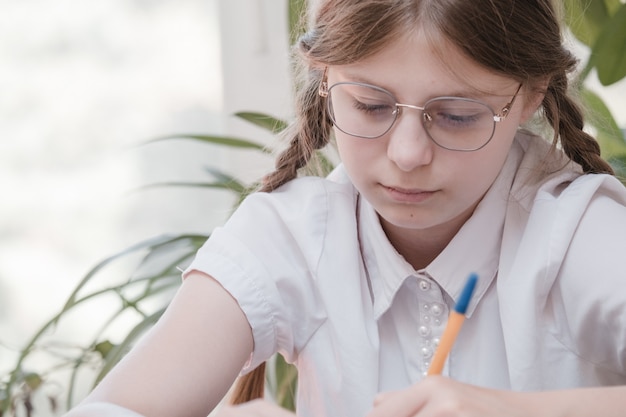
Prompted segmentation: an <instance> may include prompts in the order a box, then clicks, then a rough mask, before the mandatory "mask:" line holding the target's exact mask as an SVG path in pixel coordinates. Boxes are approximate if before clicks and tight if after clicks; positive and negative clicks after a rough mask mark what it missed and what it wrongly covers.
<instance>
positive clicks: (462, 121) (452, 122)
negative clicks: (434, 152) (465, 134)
mask: <svg viewBox="0 0 626 417" xmlns="http://www.w3.org/2000/svg"><path fill="white" fill-rule="evenodd" d="M480 118H481V116H480V114H454V113H444V112H438V113H436V114H435V115H434V121H435V123H437V124H438V125H440V126H442V127H459V128H462V127H471V126H473V125H474V124H476V123H477V122H478V121H479V120H480Z"/></svg>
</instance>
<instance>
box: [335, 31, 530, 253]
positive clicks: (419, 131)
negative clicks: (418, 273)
mask: <svg viewBox="0 0 626 417" xmlns="http://www.w3.org/2000/svg"><path fill="white" fill-rule="evenodd" d="M443 47H445V48H447V49H446V50H445V51H444V52H443V56H444V57H445V58H444V59H445V60H446V64H445V65H444V64H442V63H441V60H440V57H439V55H437V54H435V53H433V51H432V50H431V48H430V46H429V44H428V42H427V41H426V38H425V37H424V36H423V34H421V33H416V34H413V35H411V36H407V37H405V38H402V39H399V40H397V41H395V42H394V43H392V44H391V45H388V46H387V47H386V48H384V50H383V51H382V52H380V53H378V54H376V55H374V56H371V57H369V58H367V59H364V60H362V61H359V62H357V63H354V64H349V65H340V66H331V67H329V68H328V74H327V75H328V85H329V86H332V85H333V84H335V83H339V82H362V83H367V84H372V85H375V86H378V87H382V88H384V89H385V90H387V91H389V92H390V93H391V94H393V96H395V98H396V99H397V101H398V102H399V103H406V104H410V105H414V106H419V107H421V106H423V105H424V103H426V102H427V101H428V100H430V99H432V98H435V97H442V96H455V97H467V98H472V99H476V100H480V101H482V102H484V103H486V104H487V105H488V106H489V107H491V109H493V111H494V112H495V113H498V112H499V111H500V109H502V108H503V107H504V106H505V105H506V104H507V103H508V102H509V101H511V99H512V97H513V96H514V94H515V93H516V91H517V89H518V87H519V83H518V82H517V81H515V80H513V79H510V78H505V77H502V76H499V75H496V74H494V73H491V72H489V71H487V70H485V69H484V68H483V67H480V66H478V65H477V64H476V63H474V62H473V61H471V60H469V59H468V58H466V57H465V56H463V55H462V54H461V53H460V52H458V51H457V50H456V49H454V48H453V47H451V46H449V45H443ZM450 69H453V71H454V73H453V72H452V71H451V70H450ZM455 74H456V75H455ZM478 91H480V92H482V93H477V92H478ZM523 93H524V88H523V87H522V89H521V90H520V92H519V94H518V96H517V98H516V100H515V102H514V104H513V106H512V108H511V110H510V113H509V114H508V116H507V118H506V119H505V120H503V121H501V122H498V123H496V127H495V132H494V135H493V137H492V139H491V141H490V142H489V143H488V144H487V145H485V146H484V147H483V148H481V149H479V150H476V151H471V152H460V151H452V150H448V149H444V148H442V147H439V146H438V145H437V144H435V143H434V142H433V141H432V140H431V139H430V138H429V136H428V135H427V133H426V132H425V131H424V127H423V124H422V114H421V112H420V111H419V110H415V109H410V108H402V109H401V115H400V116H399V117H398V119H397V120H396V122H395V124H394V125H393V127H392V128H391V129H390V130H389V131H388V132H387V133H385V134H384V135H383V136H381V137H378V138H375V139H364V138H359V137H354V136H350V135H348V134H346V133H344V132H342V131H340V130H339V129H337V128H336V127H335V135H336V139H337V145H338V149H339V153H340V155H341V159H342V161H343V163H344V165H345V168H346V170H347V172H348V174H349V176H350V178H351V179H352V181H353V182H354V185H355V186H356V188H357V189H358V190H359V192H360V193H361V194H362V196H363V197H365V198H366V199H367V200H368V201H369V202H370V203H371V204H372V205H373V207H374V208H375V209H376V211H377V212H378V214H379V216H380V218H381V222H382V224H383V228H384V229H385V231H386V232H387V234H388V235H389V237H390V239H391V241H392V243H394V244H395V243H397V242H394V239H393V236H402V240H407V238H408V240H410V239H411V238H410V236H411V233H413V234H414V236H416V237H417V236H419V237H420V238H421V239H422V240H423V239H424V238H429V237H433V238H441V237H442V236H446V239H451V238H452V236H453V235H454V234H455V233H456V232H457V231H458V230H459V228H460V227H461V226H462V224H463V223H464V222H465V221H466V220H467V219H468V218H469V217H470V216H471V214H472V212H473V210H474V208H475V207H476V205H477V204H478V202H479V201H480V199H481V198H482V197H483V195H484V194H485V192H486V191H487V190H488V189H489V187H490V186H491V184H492V183H493V182H494V180H495V178H496V176H497V175H498V173H499V172H500V169H501V168H502V165H503V164H504V161H505V159H506V156H507V153H508V152H509V149H510V147H511V143H512V141H513V137H514V135H515V132H516V130H517V127H518V125H519V124H520V123H521V122H523V121H525V120H526V119H527V118H529V117H530V116H531V115H532V113H533V112H534V110H535V108H534V107H533V106H532V103H527V102H526V100H525V95H524V94H523ZM334 103H335V101H334V100H333V104H334ZM355 126H356V125H355ZM355 128H358V127H355ZM407 233H408V235H407ZM446 243H447V242H446Z"/></svg>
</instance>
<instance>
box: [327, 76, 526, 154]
mask: <svg viewBox="0 0 626 417" xmlns="http://www.w3.org/2000/svg"><path fill="white" fill-rule="evenodd" d="M327 72H328V67H326V68H324V74H323V75H322V79H321V81H320V85H319V88H318V94H319V96H320V97H323V98H326V99H327V100H326V110H327V111H328V115H329V117H330V119H331V120H332V121H333V123H334V124H335V126H336V127H337V129H339V130H341V131H342V132H343V133H345V134H346V135H350V136H353V137H356V138H363V139H378V138H380V137H381V136H384V135H385V134H386V133H387V132H389V131H390V130H391V128H393V125H394V124H395V123H396V121H397V120H398V117H399V116H400V114H401V110H402V108H409V109H413V110H419V111H421V112H422V119H421V121H422V126H423V128H424V131H425V132H426V134H427V135H428V137H429V139H430V140H432V141H433V143H434V144H435V145H437V146H439V147H441V148H443V149H447V150H450V151H458V152H474V151H477V150H479V149H482V148H484V147H485V146H487V144H488V143H489V142H491V139H493V135H494V134H495V131H496V123H498V122H501V121H503V120H505V119H506V117H507V116H508V115H509V113H510V111H511V108H512V107H513V104H514V103H515V99H516V98H517V95H518V94H519V92H520V90H521V89H522V85H523V84H522V83H520V85H519V86H518V87H517V90H516V91H515V94H513V97H512V98H511V100H510V101H509V102H508V103H507V104H506V105H505V106H504V107H503V108H502V109H501V110H500V111H499V112H498V113H496V112H494V111H493V109H492V108H491V106H490V105H488V104H487V103H485V102H482V101H480V100H476V99H472V98H467V97H454V96H441V97H434V98H431V99H429V100H428V101H426V103H424V106H423V107H419V106H415V105H412V104H403V103H398V102H397V99H396V97H395V96H394V95H393V94H392V93H391V92H390V91H388V90H386V89H384V88H382V87H378V86H376V85H373V84H367V83H361V82H349V81H346V82H339V83H335V84H333V85H331V86H330V87H329V86H328V78H327ZM340 84H348V85H360V86H363V87H369V88H373V89H375V90H378V91H380V92H382V93H385V94H387V95H388V96H389V97H391V98H392V99H393V101H394V102H395V103H394V106H395V109H394V110H393V112H392V114H393V120H392V122H391V123H390V124H389V127H388V128H387V130H385V131H384V132H383V133H381V134H380V135H378V136H361V135H355V134H353V133H349V132H346V131H345V130H343V129H342V128H341V127H339V126H337V122H336V121H335V118H334V114H333V111H332V108H331V100H330V98H329V93H330V91H331V89H332V88H333V87H334V86H336V85H340ZM450 99H453V100H461V101H468V102H472V103H477V104H480V105H482V106H485V107H486V108H488V109H489V110H490V111H491V113H492V114H493V129H492V130H491V135H490V136H489V138H488V139H487V140H486V141H485V143H483V144H482V145H480V146H478V147H476V148H471V149H455V148H449V147H447V146H443V145H442V144H440V143H439V142H437V141H436V140H435V139H434V138H433V137H432V135H431V134H430V131H429V130H428V128H427V127H426V126H425V125H424V121H426V118H429V119H430V120H432V116H431V115H430V114H428V113H427V112H426V111H425V108H426V106H428V104H429V103H432V102H434V101H439V100H450Z"/></svg>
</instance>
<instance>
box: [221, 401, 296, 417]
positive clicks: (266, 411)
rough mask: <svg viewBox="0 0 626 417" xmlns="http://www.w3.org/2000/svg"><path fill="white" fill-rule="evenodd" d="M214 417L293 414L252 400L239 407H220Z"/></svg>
mask: <svg viewBox="0 0 626 417" xmlns="http://www.w3.org/2000/svg"><path fill="white" fill-rule="evenodd" d="M215 417H295V414H293V413H292V412H290V411H287V410H285V409H284V408H282V407H280V406H278V405H276V404H273V403H271V402H269V401H265V400H253V401H250V402H247V403H243V404H239V405H222V406H220V408H219V410H218V411H217V413H216V414H215Z"/></svg>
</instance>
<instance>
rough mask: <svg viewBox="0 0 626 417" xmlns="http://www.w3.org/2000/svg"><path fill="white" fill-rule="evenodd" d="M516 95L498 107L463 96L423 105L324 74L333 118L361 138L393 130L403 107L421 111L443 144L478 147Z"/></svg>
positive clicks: (429, 130) (426, 125) (460, 148)
mask: <svg viewBox="0 0 626 417" xmlns="http://www.w3.org/2000/svg"><path fill="white" fill-rule="evenodd" d="M521 88H522V84H520V85H519V87H518V88H517V91H516V92H515V94H514V95H513V98H512V99H511V101H509V102H508V103H507V104H506V106H504V107H503V108H502V110H500V111H499V112H498V113H495V112H494V111H493V110H492V109H491V107H489V106H488V105H487V104H485V103H483V102H481V101H478V100H474V99H470V98H463V97H436V98H432V99H430V100H428V101H427V102H426V103H425V104H424V106H423V107H418V106H414V105H411V104H401V103H398V100H396V98H395V97H394V96H393V94H391V93H390V92H389V91H387V90H385V89H383V88H380V87H377V86H375V85H369V84H364V83H357V82H340V83H336V84H333V85H332V86H330V87H328V83H327V81H326V77H324V79H323V81H322V83H321V84H320V87H319V94H320V96H322V97H327V98H328V99H327V107H328V114H329V116H330V119H331V120H332V122H333V123H334V125H335V127H336V128H337V129H339V130H340V131H342V132H344V133H346V134H348V135H351V136H356V137H359V138H365V139H375V138H378V137H381V136H383V135H384V134H385V133H387V132H388V131H389V130H391V128H392V126H393V124H394V123H395V122H396V120H398V116H400V114H401V113H402V110H403V109H405V108H407V109H413V110H418V111H421V112H422V118H421V121H422V125H423V127H424V130H425V131H426V133H427V134H428V136H429V137H430V139H431V140H432V141H433V142H435V144H437V145H438V146H440V147H442V148H445V149H449V150H453V151H465V152H470V151H477V150H478V149H480V148H482V147H484V146H485V145H487V143H489V141H490V140H491V138H492V137H493V133H494V131H495V129H496V123H497V122H501V121H502V120H504V119H505V118H506V116H507V115H508V114H509V112H510V111H511V107H512V106H513V103H514V102H515V98H516V97H517V94H518V93H519V91H520V89H521Z"/></svg>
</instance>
